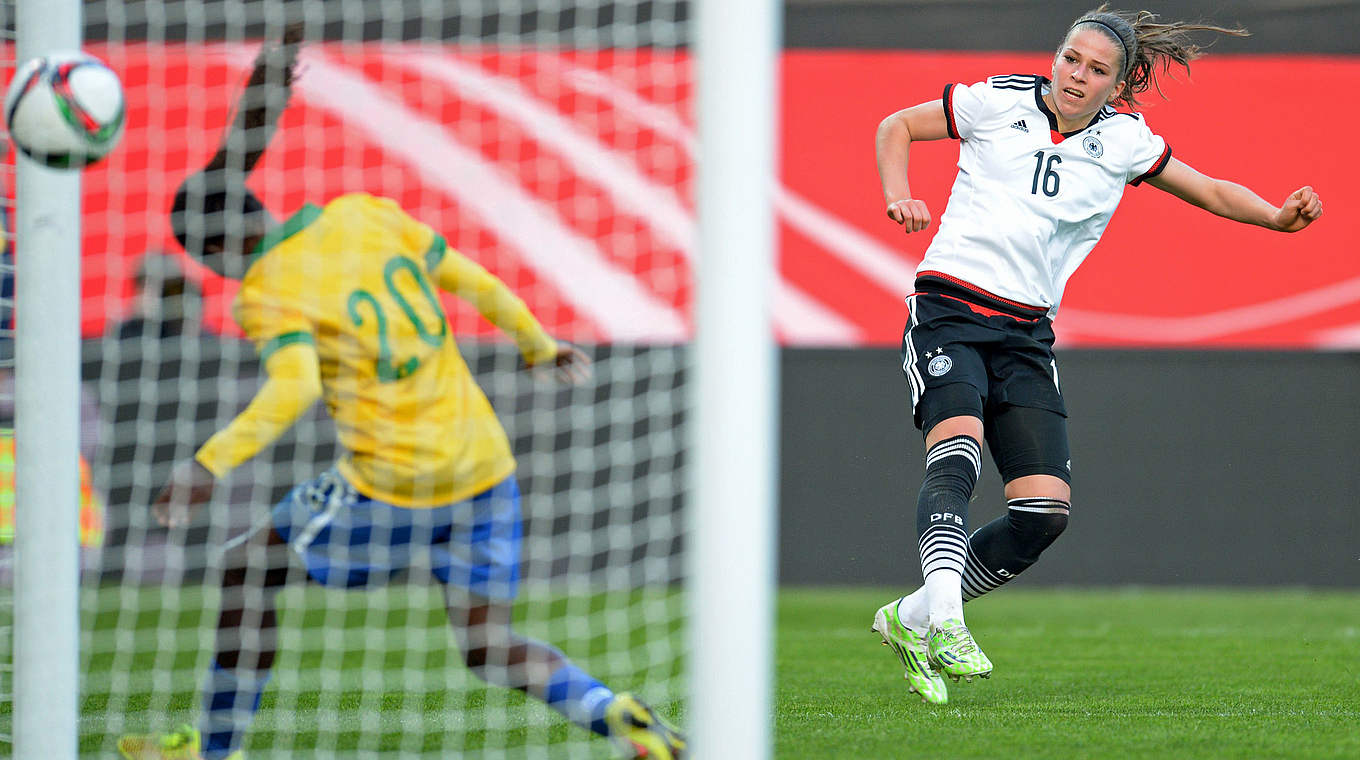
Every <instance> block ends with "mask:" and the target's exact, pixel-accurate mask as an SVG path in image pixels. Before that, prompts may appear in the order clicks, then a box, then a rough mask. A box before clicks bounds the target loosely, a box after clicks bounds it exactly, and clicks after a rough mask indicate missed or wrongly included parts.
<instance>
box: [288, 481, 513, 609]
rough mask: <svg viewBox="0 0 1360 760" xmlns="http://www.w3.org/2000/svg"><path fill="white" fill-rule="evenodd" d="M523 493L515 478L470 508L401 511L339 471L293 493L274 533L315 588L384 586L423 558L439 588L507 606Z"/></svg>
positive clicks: (472, 502) (458, 505) (476, 499)
mask: <svg viewBox="0 0 1360 760" xmlns="http://www.w3.org/2000/svg"><path fill="white" fill-rule="evenodd" d="M519 498H520V497H519V485H518V484H517V483H516V482H515V478H514V476H510V477H508V478H506V479H505V480H502V481H501V482H500V483H498V484H496V485H495V486H492V487H491V488H489V489H487V490H485V491H483V492H481V493H479V494H477V495H476V496H474V497H472V498H471V499H467V500H465V501H459V502H454V503H451V504H445V505H444V506H440V507H433V508H429V509H426V508H418V509H411V508H406V507H397V506H393V505H391V504H388V503H386V502H383V501H378V500H377V499H371V498H369V497H367V496H364V495H363V494H361V493H359V492H358V491H357V490H356V489H355V488H354V486H352V485H350V483H349V482H348V481H346V480H345V478H344V477H343V476H342V475H341V474H340V473H339V472H338V471H337V470H336V469H335V468H334V467H332V468H330V469H329V470H326V471H325V472H323V473H321V474H320V475H318V476H317V477H316V478H314V479H312V480H309V481H307V482H305V483H302V484H300V485H298V486H296V487H294V488H293V490H292V491H290V492H289V493H288V495H287V496H285V497H284V499H283V500H282V501H280V502H279V503H278V505H276V506H275V507H274V512H273V523H274V530H276V531H278V534H279V535H280V536H281V537H282V538H283V540H284V541H286V542H288V545H289V547H290V548H291V549H292V550H293V551H294V552H295V553H296V554H297V555H298V557H300V558H301V559H302V561H303V563H304V564H305V565H306V567H307V574H308V575H310V576H311V577H312V579H313V580H315V581H316V582H318V583H320V584H322V585H325V586H333V587H338V588H355V587H358V586H366V585H369V584H371V583H372V584H379V583H384V582H386V581H388V580H389V579H391V578H392V577H393V576H395V575H397V574H398V573H401V572H403V571H405V570H406V569H408V568H409V567H410V566H411V562H412V559H413V558H415V557H417V556H420V554H425V555H427V556H428V557H429V564H430V569H431V571H432V572H433V573H434V575H435V577H436V578H438V579H439V581H440V582H441V583H445V584H450V583H452V584H454V585H457V586H462V587H464V588H466V589H468V590H469V591H471V592H473V593H475V594H477V595H479V596H483V597H486V598H489V599H496V600H505V601H509V600H511V599H514V598H515V593H516V591H517V589H518V585H519V552H520V543H521V539H522V536H523V533H522V527H521V524H520V505H519Z"/></svg>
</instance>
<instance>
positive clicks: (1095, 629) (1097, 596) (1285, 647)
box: [0, 586, 1360, 760]
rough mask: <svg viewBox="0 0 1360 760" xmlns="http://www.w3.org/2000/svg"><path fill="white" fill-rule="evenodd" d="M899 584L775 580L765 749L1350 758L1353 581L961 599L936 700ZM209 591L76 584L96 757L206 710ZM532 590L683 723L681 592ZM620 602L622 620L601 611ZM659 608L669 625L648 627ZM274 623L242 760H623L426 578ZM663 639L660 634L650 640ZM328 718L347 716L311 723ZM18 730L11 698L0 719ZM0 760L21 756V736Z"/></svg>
mask: <svg viewBox="0 0 1360 760" xmlns="http://www.w3.org/2000/svg"><path fill="white" fill-rule="evenodd" d="M891 596H892V592H891V591H886V590H870V589H784V590H783V591H781V593H780V594H779V611H778V613H779V614H778V621H777V639H778V642H777V652H776V656H775V670H776V685H775V691H774V694H773V704H774V716H773V726H774V739H775V757H777V758H779V759H780V760H820V759H822V758H828V759H831V758H835V759H840V758H845V759H847V760H857V759H859V758H931V759H932V760H934V759H936V758H950V759H952V758H989V759H991V758H1093V759H1098V758H1114V759H1115V760H1132V759H1134V758H1158V759H1159V760H1160V759H1161V758H1176V759H1177V760H1185V759H1190V760H1193V759H1196V758H1205V759H1208V758H1213V759H1215V760H1219V759H1223V758H1252V759H1253V760H1254V759H1257V758H1281V759H1282V760H1283V759H1286V758H1287V759H1289V760H1295V759H1296V758H1360V592H1355V591H1327V592H1324V591H1311V592H1310V591H1301V590H1232V591H1223V590H1146V589H1144V590H1090V591H1053V590H1029V589H1023V588H1022V589H1014V588H1008V589H1004V590H1002V591H1000V592H998V593H996V594H994V595H992V596H989V597H987V598H985V599H983V600H980V601H978V602H977V603H974V604H970V605H969V607H968V621H969V624H970V626H971V627H972V629H973V631H974V633H975V635H976V636H977V639H978V641H979V643H980V644H981V645H982V646H983V648H984V649H985V650H986V651H987V653H988V655H989V656H990V657H991V658H992V660H993V662H994V663H995V664H996V672H995V674H994V675H993V677H992V678H991V679H989V680H986V681H976V682H974V683H972V684H963V683H960V684H957V685H955V684H953V683H951V684H950V703H949V704H948V705H946V706H942V707H934V706H928V705H924V704H922V703H921V702H920V700H919V698H917V697H916V696H915V695H911V694H908V693H907V691H906V686H905V683H904V682H903V680H902V678H901V668H900V665H899V664H898V662H897V660H896V658H895V657H894V656H893V654H892V653H891V652H890V651H889V650H888V649H887V648H885V647H882V646H880V645H879V643H878V642H879V639H878V637H877V635H876V634H873V633H871V632H870V631H869V626H870V623H871V622H872V618H873V613H874V610H875V609H877V608H878V606H879V605H880V604H882V603H883V602H885V601H887V599H889V598H890V597H891ZM215 597H216V594H215V593H213V592H212V590H210V589H208V590H205V589H202V588H200V587H192V586H191V587H184V588H177V587H165V588H141V589H134V588H118V587H106V588H104V589H99V590H94V589H89V588H87V589H86V592H85V596H84V600H83V603H84V610H85V613H86V615H85V620H86V624H87V626H89V627H90V633H91V634H92V635H91V636H87V637H86V641H87V642H93V645H92V647H91V648H92V650H93V652H92V654H91V655H90V657H89V658H88V660H87V671H86V677H85V680H86V683H85V688H84V693H83V696H82V727H81V742H80V744H81V755H82V757H114V756H115V753H113V751H112V750H113V741H114V740H115V739H116V736H115V735H114V733H115V731H116V730H125V729H134V728H141V729H145V728H149V727H152V726H153V725H155V724H159V726H158V727H165V725H164V724H166V723H168V722H170V721H175V720H188V719H191V718H192V717H193V715H194V713H195V703H196V702H197V695H196V688H197V681H198V678H199V673H201V670H202V667H203V664H204V662H205V658H206V652H204V651H203V650H202V649H201V647H205V646H209V645H210V642H211V625H212V621H213V620H214V619H215V613H216V609H217V600H216V598H215ZM522 601H523V605H522V608H523V609H522V611H523V612H525V613H526V614H525V616H526V618H527V620H528V622H527V624H526V630H527V632H528V633H530V634H531V635H534V636H538V637H541V638H546V639H548V640H550V641H555V642H557V643H562V644H563V647H564V649H566V650H567V652H568V654H570V655H571V656H572V657H573V658H574V659H576V660H578V661H579V662H581V663H582V664H583V665H584V666H585V667H587V668H588V669H589V670H591V671H592V672H595V673H596V674H597V675H600V676H601V677H602V678H604V680H606V681H608V682H610V683H611V684H613V685H615V686H617V687H620V688H631V689H638V690H640V691H642V692H643V693H644V694H645V695H647V696H648V698H650V699H652V700H653V701H655V702H658V703H659V704H660V705H661V706H663V708H664V710H665V711H666V712H668V713H670V714H672V715H673V716H675V717H678V718H679V719H680V720H681V721H683V719H684V711H683V706H682V703H681V699H682V697H683V688H684V677H683V673H681V672H680V669H681V667H682V664H681V663H680V662H679V661H677V660H675V659H674V658H673V657H671V656H670V655H668V654H666V653H667V652H674V651H676V649H678V648H679V647H682V646H683V644H684V631H683V629H682V627H681V624H680V623H679V622H678V621H679V620H680V618H681V616H682V614H683V609H682V606H681V605H682V603H683V602H682V598H681V596H680V595H678V594H676V593H674V592H666V591H659V592H636V593H633V594H629V593H621V594H616V595H611V596H605V595H600V596H595V597H586V598H584V599H583V598H580V597H573V598H563V597H539V596H536V595H535V594H533V593H531V592H526V594H525V597H524V598H523V600H522ZM621 607H629V608H630V610H631V612H629V613H628V614H626V615H623V616H622V617H620V616H619V615H618V614H617V613H611V612H609V610H611V609H612V610H618V609H619V608H621ZM644 610H646V611H647V613H646V614H643V613H642V611H644ZM569 611H571V612H572V613H573V614H575V615H577V616H578V617H577V620H578V621H579V616H580V615H581V614H585V615H587V616H589V617H590V619H591V621H592V622H591V626H590V627H589V628H587V629H585V630H586V634H585V635H584V636H583V635H582V630H583V629H582V628H581V627H580V626H579V625H571V624H568V623H566V622H565V619H566V617H568V612H569ZM649 616H650V617H652V618H653V619H655V620H661V621H662V622H661V623H660V624H654V623H653V624H644V623H641V622H640V621H642V620H643V619H645V618H647V617H649ZM282 618H283V625H284V628H283V629H282V630H283V632H284V637H283V641H282V648H281V652H280V660H279V667H278V668H277V669H276V675H275V679H274V681H273V683H272V685H271V687H270V689H269V691H267V692H266V696H265V705H264V709H263V710H262V711H261V713H260V715H259V719H258V721H257V723H256V727H255V730H254V731H253V733H252V734H251V738H250V741H249V745H248V746H249V748H250V750H251V753H250V754H251V758H252V760H256V758H273V757H291V756H299V755H300V756H308V757H310V756H314V755H316V754H317V753H315V752H313V751H312V750H314V749H317V748H325V752H326V754H327V756H331V754H334V755H335V756H336V757H348V756H353V755H358V756H375V755H374V754H372V753H380V752H391V753H393V754H391V755H382V756H394V757H395V756H412V757H414V756H419V757H460V756H465V757H481V756H483V753H482V751H481V750H483V749H489V748H501V747H509V748H510V749H509V751H508V752H506V753H505V754H503V755H502V754H501V753H500V752H499V750H496V751H493V752H490V753H488V755H489V756H494V757H502V756H504V757H519V756H526V757H542V756H544V755H542V754H541V753H542V750H538V751H537V752H535V750H533V749H532V747H534V746H541V745H542V744H543V743H545V742H546V743H548V744H552V745H554V747H555V748H554V749H550V750H548V752H549V753H550V754H549V755H546V756H551V757H557V756H563V757H567V756H570V757H583V756H588V757H592V758H593V757H598V758H601V759H602V760H603V758H607V757H609V753H608V751H607V749H606V747H605V746H604V745H603V743H601V742H597V741H590V740H588V739H587V738H586V736H585V734H584V732H582V731H580V730H579V729H575V728H573V727H569V726H565V725H563V724H562V722H561V721H560V720H559V719H558V718H557V717H556V716H555V714H553V713H551V712H550V711H548V710H547V709H546V708H544V707H542V706H541V705H538V704H537V703H535V702H533V701H532V700H526V699H525V698H524V697H523V696H521V695H519V694H517V693H509V692H504V691H501V690H496V689H485V688H483V687H482V686H481V684H480V682H478V681H476V679H475V678H472V677H471V676H469V675H468V674H467V673H466V672H465V671H464V670H463V669H462V668H461V666H460V665H459V662H458V658H457V655H456V653H453V652H451V651H450V649H451V642H450V641H449V639H448V637H447V628H446V626H445V625H444V621H443V619H442V613H441V611H440V610H439V608H438V597H437V594H436V592H434V591H433V590H432V589H430V588H429V587H424V586H403V587H394V588H391V589H387V590H384V591H379V592H373V593H370V594H364V593H340V592H329V591H324V590H321V589H316V588H308V589H293V590H290V591H289V592H286V594H285V597H284V599H283V613H282ZM3 623H8V621H0V624H3ZM167 624H168V625H167ZM0 627H3V626H0ZM658 639H660V640H663V644H664V646H662V648H661V649H657V650H652V649H649V642H650V644H651V645H655V644H656V642H657V640H658ZM620 653H622V654H620ZM412 684H416V685H417V686H416V687H413V686H412ZM318 707H320V708H322V710H321V711H322V712H325V710H330V711H331V714H332V715H335V714H340V715H342V716H345V715H348V716H351V718H349V719H344V720H343V721H342V724H341V725H336V726H329V727H327V726H321V725H318V718H317V717H316V712H317V708H318ZM9 719H10V714H9V705H8V704H0V722H3V723H5V724H8V722H9ZM7 728H8V726H7V725H5V726H0V731H3V734H5V735H6V738H7V735H8V734H9V732H8V731H7V730H4V729H7ZM516 747H518V749H515V748H516ZM0 750H3V751H4V752H5V753H6V754H8V752H9V750H10V747H9V746H7V742H4V741H0ZM336 750H338V752H336ZM317 756H319V755H317ZM710 760H739V759H738V758H730V759H729V758H727V757H726V756H724V755H722V754H721V752H719V753H718V754H716V755H711V756H710Z"/></svg>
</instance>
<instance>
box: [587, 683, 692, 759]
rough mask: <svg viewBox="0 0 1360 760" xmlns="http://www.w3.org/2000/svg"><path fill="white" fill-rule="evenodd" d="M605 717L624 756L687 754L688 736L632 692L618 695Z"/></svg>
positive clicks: (611, 735) (649, 756) (670, 756)
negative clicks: (686, 740)
mask: <svg viewBox="0 0 1360 760" xmlns="http://www.w3.org/2000/svg"><path fill="white" fill-rule="evenodd" d="M604 720H605V723H607V724H609V731H610V738H611V739H613V741H614V744H615V746H616V747H618V749H619V752H620V753H621V756H622V757H626V758H630V760H641V759H642V758H646V760H682V758H684V756H685V737H684V736H683V735H682V734H681V733H680V731H679V730H678V729H677V728H676V727H675V726H672V725H671V724H669V723H667V722H666V720H665V719H664V718H662V717H661V716H660V715H657V713H656V711H655V710H653V709H652V708H650V707H648V706H647V703H646V702H643V701H642V700H641V699H638V698H637V697H635V696H633V695H632V694H629V693H627V692H624V693H622V694H618V695H617V696H615V697H614V701H613V702H612V703H611V704H610V705H609V707H608V708H607V709H606V710H605V714H604Z"/></svg>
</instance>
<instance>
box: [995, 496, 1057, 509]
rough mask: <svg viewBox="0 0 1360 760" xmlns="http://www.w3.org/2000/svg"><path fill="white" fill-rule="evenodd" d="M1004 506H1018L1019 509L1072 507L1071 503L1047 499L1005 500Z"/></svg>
mask: <svg viewBox="0 0 1360 760" xmlns="http://www.w3.org/2000/svg"><path fill="white" fill-rule="evenodd" d="M1006 506H1011V507H1014V506H1020V507H1042V506H1056V507H1070V506H1072V503H1071V502H1067V501H1063V500H1062V499H1048V498H1037V497H1027V498H1022V499H1007V500H1006Z"/></svg>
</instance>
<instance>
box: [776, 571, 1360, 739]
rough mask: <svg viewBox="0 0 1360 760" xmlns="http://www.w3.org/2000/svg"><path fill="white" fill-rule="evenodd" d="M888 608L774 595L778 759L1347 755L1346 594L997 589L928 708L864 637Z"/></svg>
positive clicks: (1354, 726) (1349, 633)
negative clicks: (987, 666)
mask: <svg viewBox="0 0 1360 760" xmlns="http://www.w3.org/2000/svg"><path fill="white" fill-rule="evenodd" d="M892 596H893V593H892V592H885V593H873V592H866V591H864V590H859V589H856V590H843V591H834V590H816V591H812V590H807V591H785V592H784V593H783V594H781V596H780V614H779V654H778V658H777V671H778V684H777V689H776V692H775V741H776V749H777V752H776V754H777V757H779V758H787V759H788V760H793V759H794V758H798V759H799V760H816V759H819V758H837V759H839V758H847V759H848V758H886V757H892V758H1093V759H1095V758H1114V759H1116V760H1132V758H1176V759H1177V760H1189V759H1192V758H1205V759H1206V760H1208V759H1209V758H1214V759H1216V760H1219V759H1223V758H1251V759H1253V760H1256V759H1263V758H1281V760H1284V759H1286V758H1287V759H1288V760H1298V759H1300V758H1338V759H1339V758H1360V594H1356V593H1354V592H1349V593H1343V592H1327V593H1324V592H1311V593H1310V592H1303V591H1151V590H1142V591H1138V590H1128V591H1061V592H1060V591H1030V590H1023V589H1004V590H1002V591H1000V592H998V593H996V594H994V595H992V596H988V597H986V598H984V599H981V600H978V601H977V602H976V603H972V604H969V605H968V608H967V610H966V612H967V614H968V624H969V627H970V628H971V629H972V631H973V633H974V636H975V637H976V638H977V640H978V643H979V644H980V645H981V646H982V648H983V650H984V651H986V652H987V654H988V656H989V657H991V659H992V662H993V663H994V664H995V666H996V670H995V672H994V674H993V675H992V677H991V678H990V679H988V680H985V681H984V680H975V681H974V682H973V683H971V684H967V683H960V684H958V685H954V684H953V682H950V701H949V704H948V705H942V706H927V705H925V704H922V703H921V702H920V699H919V698H918V697H916V695H914V694H908V693H907V690H906V685H905V682H904V681H903V680H902V677H901V666H900V665H899V664H898V661H897V658H896V657H895V656H894V655H893V654H892V652H891V651H889V650H888V649H887V648H886V647H882V646H880V645H879V644H878V641H879V638H878V635H877V634H874V633H870V632H869V626H870V624H871V623H872V622H873V614H874V611H875V610H876V609H877V608H878V607H879V606H880V605H882V604H883V603H884V602H886V601H887V600H888V599H890V598H891V597H892Z"/></svg>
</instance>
